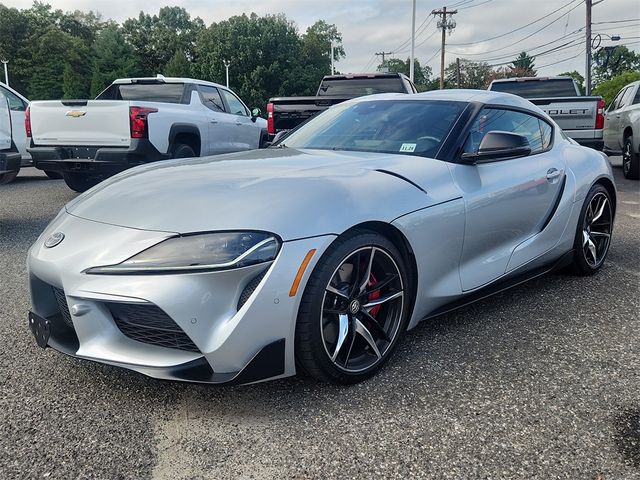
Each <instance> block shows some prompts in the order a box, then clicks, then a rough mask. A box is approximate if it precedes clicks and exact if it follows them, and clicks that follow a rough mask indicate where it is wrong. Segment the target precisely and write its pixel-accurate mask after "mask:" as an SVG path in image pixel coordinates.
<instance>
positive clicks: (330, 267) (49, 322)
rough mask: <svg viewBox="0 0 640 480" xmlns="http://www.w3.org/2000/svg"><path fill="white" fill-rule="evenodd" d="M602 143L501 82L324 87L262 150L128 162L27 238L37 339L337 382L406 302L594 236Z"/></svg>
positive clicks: (582, 260)
mask: <svg viewBox="0 0 640 480" xmlns="http://www.w3.org/2000/svg"><path fill="white" fill-rule="evenodd" d="M615 209H616V189H615V186H614V183H613V177H612V173H611V168H610V166H609V163H608V161H607V159H606V157H604V156H603V155H602V154H601V153H599V152H596V151H595V150H590V149H588V148H584V147H581V146H579V145H577V144H576V143H575V142H573V141H572V140H570V139H568V138H567V137H566V136H565V135H564V134H563V133H562V131H561V130H560V129H559V128H558V126H557V125H556V124H554V123H553V121H552V120H551V119H550V118H549V117H548V116H547V115H546V114H545V113H544V112H543V111H542V110H540V109H539V108H537V107H535V106H534V105H533V104H531V103H529V102H528V101H526V100H524V99H522V98H520V97H516V96H512V95H509V94H503V93H497V92H486V91H474V90H457V91H446V90H445V91H439V92H429V93H425V94H418V95H400V94H385V95H374V96H369V97H364V98H360V99H356V100H352V101H348V102H345V103H342V104H339V105H336V106H334V107H332V108H330V109H329V110H327V111H326V112H324V113H322V114H321V115H319V116H317V117H315V118H313V119H312V120H311V121H309V122H307V123H306V124H304V125H302V126H300V127H299V128H298V129H296V130H295V131H293V132H291V133H290V134H289V135H288V136H286V137H284V138H282V139H279V141H278V142H276V144H275V145H274V146H272V147H271V148H269V149H266V150H258V151H253V152H249V153H246V152H245V153H238V154H232V155H223V156H216V157H209V158H196V159H188V160H175V161H166V162H160V163H156V164H150V165H145V166H141V167H138V168H135V169H132V170H128V171H125V172H123V173H121V174H119V175H117V176H115V177H113V178H111V179H109V180H107V181H105V182H103V183H101V184H99V185H98V186H96V187H94V188H93V189H91V190H89V191H88V192H86V193H85V194H83V195H80V196H79V197H77V198H76V199H75V200H73V201H72V202H70V203H69V204H68V205H67V206H66V207H65V208H64V209H62V210H61V212H60V213H59V214H58V216H57V217H56V218H55V219H54V220H53V221H52V222H51V224H50V225H49V226H48V227H47V228H46V230H45V231H44V232H43V234H42V235H41V236H40V237H39V238H38V240H37V241H36V242H35V244H34V245H33V246H32V247H31V250H30V252H29V258H28V268H29V278H30V287H31V299H32V311H31V312H30V313H29V324H30V327H31V329H32V331H33V333H34V335H35V337H36V340H37V342H38V343H39V345H40V346H42V347H45V346H47V345H48V346H50V347H52V348H54V349H56V350H59V351H61V352H64V353H66V354H68V355H72V356H74V357H78V358H83V359H88V360H94V361H98V362H102V363H107V364H110V365H116V366H120V367H124V368H128V369H132V370H136V371H138V372H142V373H144V374H146V375H150V376H152V377H156V378H164V379H175V380H185V381H197V382H210V383H224V382H232V383H249V382H256V381H261V380H266V379H275V378H280V377H285V376H288V375H294V374H296V373H297V372H298V373H300V372H302V373H305V374H307V375H311V376H313V377H316V378H318V379H320V380H324V381H328V382H336V383H354V382H358V381H361V380H363V379H365V378H367V377H370V376H371V375H373V374H374V373H375V372H377V371H378V370H379V369H380V368H381V367H382V366H383V365H384V364H385V362H387V360H389V358H390V357H391V355H392V353H393V351H394V350H395V348H396V346H397V344H398V342H399V341H400V338H401V337H402V335H403V333H404V332H405V331H406V330H410V329H412V328H413V327H415V326H416V325H417V324H418V323H419V322H420V321H421V320H423V319H425V318H429V317H432V316H434V315H438V314H441V313H443V312H446V311H449V310H451V309H454V308H456V307H459V306H461V305H464V304H467V303H469V302H472V301H473V300H477V299H479V298H482V297H485V296H487V295H489V294H491V293H495V292H497V291H499V290H502V289H505V288H507V287H509V286H512V285H514V284H516V283H520V282H523V281H524V280H527V279H529V278H532V277H534V276H538V275H541V274H543V273H545V272H548V271H550V270H552V269H555V268H560V267H570V268H572V269H573V270H574V272H576V273H577V274H580V275H591V274H593V273H595V272H597V271H598V270H599V269H600V268H601V267H602V264H603V262H604V260H605V257H606V255H607V251H608V249H609V245H610V242H611V233H612V228H613V221H614V215H615Z"/></svg>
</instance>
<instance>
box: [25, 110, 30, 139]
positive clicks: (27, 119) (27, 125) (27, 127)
mask: <svg viewBox="0 0 640 480" xmlns="http://www.w3.org/2000/svg"><path fill="white" fill-rule="evenodd" d="M24 131H25V132H26V134H27V137H30V136H31V110H30V107H27V110H26V111H25V112H24Z"/></svg>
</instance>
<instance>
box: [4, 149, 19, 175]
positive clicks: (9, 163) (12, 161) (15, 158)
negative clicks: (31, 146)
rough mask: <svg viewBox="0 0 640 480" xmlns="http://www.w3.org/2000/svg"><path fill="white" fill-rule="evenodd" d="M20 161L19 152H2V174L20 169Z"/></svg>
mask: <svg viewBox="0 0 640 480" xmlns="http://www.w3.org/2000/svg"><path fill="white" fill-rule="evenodd" d="M20 161H21V158H20V154H19V153H18V152H0V175H2V174H5V173H11V172H16V171H18V170H20Z"/></svg>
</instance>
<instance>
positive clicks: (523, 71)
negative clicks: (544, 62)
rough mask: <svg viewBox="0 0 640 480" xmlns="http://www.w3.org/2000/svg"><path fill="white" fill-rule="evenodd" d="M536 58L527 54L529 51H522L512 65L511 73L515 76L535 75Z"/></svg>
mask: <svg viewBox="0 0 640 480" xmlns="http://www.w3.org/2000/svg"><path fill="white" fill-rule="evenodd" d="M534 60H535V58H534V57H531V56H529V55H528V54H527V52H520V54H519V55H518V56H517V57H516V59H515V60H514V61H513V64H512V66H511V74H512V76H514V77H535V76H536V70H535V66H536V65H535V63H534Z"/></svg>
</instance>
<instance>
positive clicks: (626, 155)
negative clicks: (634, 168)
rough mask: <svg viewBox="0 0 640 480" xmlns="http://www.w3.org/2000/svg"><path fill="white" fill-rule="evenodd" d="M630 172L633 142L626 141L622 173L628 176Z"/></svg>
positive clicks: (623, 151)
mask: <svg viewBox="0 0 640 480" xmlns="http://www.w3.org/2000/svg"><path fill="white" fill-rule="evenodd" d="M629 170H631V142H630V141H626V142H625V143H624V149H623V150H622V171H623V172H624V173H625V175H627V174H628V173H629Z"/></svg>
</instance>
